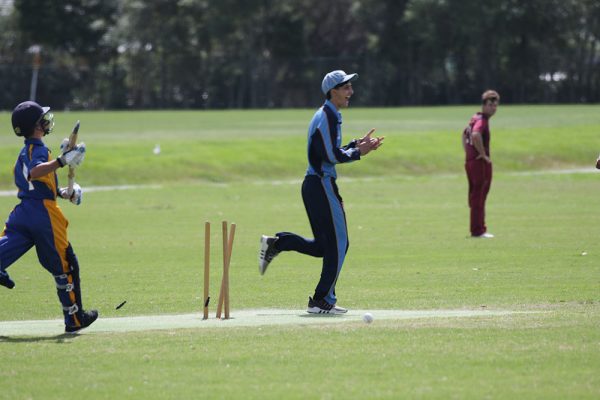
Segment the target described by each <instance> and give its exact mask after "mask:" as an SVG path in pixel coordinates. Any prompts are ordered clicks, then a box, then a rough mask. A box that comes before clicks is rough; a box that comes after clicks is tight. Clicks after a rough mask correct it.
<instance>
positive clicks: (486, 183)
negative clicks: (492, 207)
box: [465, 159, 492, 236]
mask: <svg viewBox="0 0 600 400" xmlns="http://www.w3.org/2000/svg"><path fill="white" fill-rule="evenodd" d="M465 170H466V171H467V179H468V181H469V207H470V209H471V235H473V236H479V235H481V234H483V233H485V232H487V226H486V225H485V201H486V199H487V195H488V192H489V191H490V185H491V184H492V164H490V163H488V162H487V161H485V160H482V159H478V160H471V161H467V162H466V163H465Z"/></svg>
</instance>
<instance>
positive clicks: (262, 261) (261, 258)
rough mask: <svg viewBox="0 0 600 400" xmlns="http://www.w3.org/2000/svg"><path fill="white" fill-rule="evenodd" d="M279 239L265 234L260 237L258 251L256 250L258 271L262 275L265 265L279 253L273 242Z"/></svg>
mask: <svg viewBox="0 0 600 400" xmlns="http://www.w3.org/2000/svg"><path fill="white" fill-rule="evenodd" d="M277 240H279V238H278V237H277V236H265V235H262V237H261V238H260V251H259V252H258V272H260V274H261V275H264V274H265V272H266V271H267V267H268V266H269V264H270V263H271V261H273V259H274V258H275V257H276V256H277V254H279V253H280V251H279V250H277V249H276V248H275V242H276V241H277Z"/></svg>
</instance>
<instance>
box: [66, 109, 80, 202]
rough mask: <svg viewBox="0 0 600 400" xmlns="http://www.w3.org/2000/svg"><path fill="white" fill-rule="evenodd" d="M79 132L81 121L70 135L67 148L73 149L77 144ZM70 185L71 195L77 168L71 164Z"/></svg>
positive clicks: (69, 194) (68, 189) (69, 191)
mask: <svg viewBox="0 0 600 400" xmlns="http://www.w3.org/2000/svg"><path fill="white" fill-rule="evenodd" d="M78 133H79V121H77V122H76V123H75V126H74V127H73V131H72V132H71V136H69V144H68V145H67V150H71V149H72V148H74V147H75V146H76V145H77V134H78ZM68 177H69V186H68V187H67V195H68V196H69V197H71V195H72V194H73V184H74V183H75V168H73V167H71V166H69V175H68Z"/></svg>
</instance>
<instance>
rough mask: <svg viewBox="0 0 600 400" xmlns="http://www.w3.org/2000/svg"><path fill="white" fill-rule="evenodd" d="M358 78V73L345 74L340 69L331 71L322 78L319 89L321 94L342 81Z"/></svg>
mask: <svg viewBox="0 0 600 400" xmlns="http://www.w3.org/2000/svg"><path fill="white" fill-rule="evenodd" d="M356 79H358V74H347V73H345V72H344V71H342V70H341V69H338V70H336V71H331V72H330V73H328V74H327V75H325V77H324V78H323V83H321V90H322V91H323V94H327V92H329V91H330V90H331V89H333V88H334V87H336V86H337V85H340V84H342V83H346V82H351V81H354V80H356Z"/></svg>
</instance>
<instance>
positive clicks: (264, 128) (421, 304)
mask: <svg viewBox="0 0 600 400" xmlns="http://www.w3.org/2000/svg"><path fill="white" fill-rule="evenodd" d="M476 109H477V107H476V106H471V107H432V108H400V109H398V108H389V109H348V110H346V111H345V112H344V113H343V116H344V125H343V129H344V136H345V139H348V140H349V139H351V138H353V137H357V136H359V135H362V134H363V133H364V132H366V131H367V130H368V129H370V128H371V127H375V128H377V129H378V131H377V134H379V135H385V136H386V139H385V144H384V146H383V147H382V148H381V149H380V150H379V151H378V152H377V153H374V154H373V155H369V156H367V157H366V158H365V159H364V160H362V161H360V162H357V163H353V164H351V165H342V166H339V167H338V173H339V175H340V176H341V178H340V180H339V187H340V191H341V194H342V196H343V197H344V203H345V207H346V211H347V217H348V224H349V233H350V250H349V253H348V257H347V261H346V263H345V264H344V269H343V271H342V274H341V276H340V280H339V282H338V286H337V291H338V297H339V301H340V304H341V305H343V306H345V307H348V308H350V309H354V310H390V311H389V312H392V311H394V312H395V311H396V310H397V311H402V310H405V311H409V310H415V311H419V310H420V311H422V312H433V311H448V310H463V311H469V310H470V311H477V312H481V311H486V310H487V311H490V313H489V315H486V314H484V315H475V316H471V317H468V318H463V317H452V316H443V315H440V316H434V317H430V318H414V319H410V318H409V319H404V318H387V317H386V318H383V317H382V318H379V319H378V318H377V313H374V314H375V321H374V322H373V323H372V324H369V325H367V324H364V323H363V322H362V321H360V319H356V318H355V319H349V320H348V322H342V323H340V322H339V321H337V320H335V321H332V320H328V319H327V318H323V319H322V323H311V324H306V323H302V322H300V321H299V322H298V323H294V322H293V320H292V322H290V323H286V324H269V323H268V319H267V321H266V322H265V323H264V324H263V325H257V326H230V327H226V326H214V323H213V322H211V324H212V325H210V326H207V327H193V328H189V327H188V328H171V329H160V330H158V329H157V330H149V331H144V330H139V331H131V332H119V331H117V330H115V331H112V332H111V331H102V332H94V331H93V330H90V331H88V332H85V331H84V333H82V334H81V335H79V336H76V337H64V336H63V335H61V334H60V333H61V332H60V329H59V330H57V332H56V333H55V334H52V333H49V332H47V331H46V330H44V331H43V332H41V333H39V334H33V335H32V334H31V333H28V334H6V335H0V359H1V360H2V362H1V365H2V368H0V398H1V399H30V398H31V399H60V398H64V396H65V393H68V394H69V396H71V395H73V396H75V395H78V396H81V397H85V398H88V399H96V398H97V399H103V398H110V397H113V398H132V399H138V398H145V399H154V398H161V399H162V398H182V399H188V398H243V399H259V398H260V399H263V398H268V399H282V398H283V399H313V398H323V399H338V398H340V399H346V398H356V399H362V398H389V399H397V398H440V399H446V398H477V399H480V398H498V399H504V398H544V399H564V398H590V399H593V398H598V397H600V246H599V238H600V210H599V208H598V205H599V204H600V202H599V199H600V184H599V183H598V182H599V179H600V172H595V171H594V170H593V166H594V165H595V160H596V158H597V156H598V152H600V106H501V107H500V108H499V111H498V113H497V115H496V116H495V117H494V118H493V119H492V121H491V129H492V158H493V160H494V174H495V175H494V182H493V184H492V190H491V193H490V198H489V201H488V226H489V229H490V231H492V232H493V233H494V234H495V235H496V238H495V239H493V240H476V239H468V238H467V236H468V208H467V204H466V190H467V187H466V178H465V177H464V173H463V163H462V156H463V155H462V148H461V143H460V133H461V131H462V128H463V127H464V125H465V124H466V122H467V120H468V119H469V117H470V116H471V114H472V113H473V112H474V111H476ZM312 113H313V110H282V111H277V110H272V111H210V112H208V111H207V112H200V111H177V112H175V111H156V112H151V111H144V112H95V113H83V112H81V113H80V112H77V113H76V112H69V113H66V112H60V113H57V115H56V123H57V125H56V130H55V132H54V133H52V134H51V135H50V136H48V137H47V143H48V144H49V146H50V147H52V148H54V149H56V150H58V145H59V143H60V141H61V140H62V138H63V137H65V136H67V134H68V132H69V131H70V129H71V126H72V124H73V123H74V122H75V120H77V119H80V120H81V130H80V135H81V140H83V141H85V142H86V144H87V145H88V153H87V156H86V160H85V162H84V164H83V166H82V167H81V168H80V169H79V170H78V171H77V181H78V182H79V183H80V184H81V185H82V186H83V187H84V189H85V188H90V189H94V188H96V189H98V187H101V188H100V189H102V190H95V191H94V190H90V191H89V192H87V193H85V194H84V201H83V204H82V205H81V206H79V207H76V206H73V205H71V204H68V203H64V205H63V206H62V208H63V210H64V212H65V214H66V215H67V217H68V218H69V220H70V227H69V235H70V240H71V242H72V243H73V246H74V249H75V251H76V253H77V255H78V257H79V259H80V263H81V265H82V286H83V291H84V302H85V304H86V305H87V306H89V307H95V308H98V310H99V311H100V314H101V318H102V317H110V318H113V317H134V316H149V317H148V318H151V317H150V316H157V315H168V314H190V313H198V315H199V316H200V315H201V312H202V299H201V297H202V265H203V242H204V239H203V233H204V226H203V224H204V221H206V220H209V221H211V222H213V235H212V239H213V240H212V254H213V270H212V271H213V274H212V280H211V286H212V289H211V296H212V297H213V299H216V297H217V293H216V289H215V288H216V287H217V285H218V284H219V279H220V273H219V266H220V262H221V257H220V254H219V252H220V250H221V248H220V243H221V242H220V232H219V230H218V227H219V224H220V221H221V220H223V219H227V220H229V221H231V222H235V223H236V224H237V234H236V239H235V245H234V250H233V256H232V260H231V308H232V312H231V313H232V316H233V317H234V319H235V317H236V312H237V313H238V315H240V320H241V319H242V317H241V315H242V313H245V312H246V310H251V309H281V310H298V311H299V314H302V310H303V309H304V308H305V307H306V303H307V299H308V296H309V295H311V294H312V292H313V290H314V285H315V284H316V281H317V279H318V276H319V272H320V262H319V260H316V259H311V258H309V257H306V256H301V255H298V254H282V255H281V256H279V257H278V258H276V259H275V261H274V262H273V264H272V266H270V267H269V270H268V272H267V274H266V275H265V276H262V277H261V276H260V275H259V273H258V267H257V251H258V239H259V237H260V235H261V234H263V233H269V234H272V233H274V232H276V231H279V230H290V231H295V232H298V233H301V234H305V235H309V234H310V227H309V225H308V221H307V219H306V216H305V213H304V208H303V205H302V200H301V198H300V182H301V179H302V176H303V172H304V169H305V168H306V161H305V146H306V143H305V141H306V138H305V136H306V128H307V124H308V122H309V119H310V117H311V115H312ZM0 126H4V127H5V134H3V135H2V136H0V160H1V165H0V191H2V193H4V195H3V196H0V214H1V215H0V217H1V218H5V217H6V216H7V215H8V213H9V212H10V210H11V209H12V207H13V206H14V205H15V204H16V198H15V197H14V196H12V197H11V196H9V195H8V194H7V193H6V192H7V191H11V190H12V186H11V185H12V183H11V182H12V164H13V162H14V159H15V158H16V153H17V152H18V150H19V148H20V142H19V140H18V139H17V138H15V137H14V135H13V134H12V133H11V132H10V114H9V113H6V112H5V113H2V114H0ZM156 145H159V146H160V149H161V152H160V154H158V155H155V154H154V153H153V149H154V148H155V147H156ZM65 172H66V171H61V175H60V178H61V180H62V181H63V182H64V181H65V179H66V176H65V175H64V173H65ZM111 185H140V186H139V187H134V188H129V189H127V190H110V189H109V188H106V186H111ZM102 187H103V188H102ZM9 272H10V274H11V276H12V277H13V279H14V280H15V281H16V284H17V286H16V288H15V289H14V290H12V291H9V290H6V289H5V288H2V287H0V304H1V305H2V306H1V307H0V332H1V331H2V326H3V324H8V322H7V321H15V320H21V321H26V320H40V319H41V320H49V319H57V318H59V313H60V309H59V305H58V302H57V300H56V294H55V289H54V283H53V279H52V278H51V276H50V275H49V274H48V273H47V272H46V271H45V270H43V269H42V268H41V266H39V264H38V263H37V259H36V255H35V252H34V251H31V252H30V253H29V254H27V255H26V256H25V257H24V258H22V259H21V260H19V261H18V262H17V263H16V264H14V265H13V266H11V268H10V269H9ZM125 300H126V301H127V303H126V304H125V305H124V306H123V307H122V308H121V309H119V310H116V309H115V307H116V306H117V305H118V304H120V303H122V302H123V301H125ZM213 305H214V301H213ZM504 311H513V312H514V311H517V312H519V313H512V314H510V313H505V314H504V313H503V312H504ZM382 313H383V312H382ZM382 316H383V314H382ZM212 317H214V306H213V307H212V309H211V318H212ZM297 318H298V319H300V318H305V317H302V316H297ZM223 323H224V324H226V323H227V322H225V321H223ZM232 325H233V324H232Z"/></svg>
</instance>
